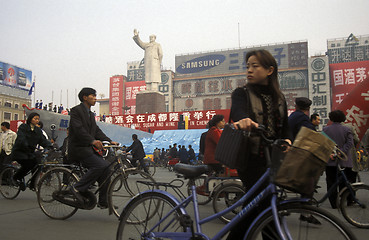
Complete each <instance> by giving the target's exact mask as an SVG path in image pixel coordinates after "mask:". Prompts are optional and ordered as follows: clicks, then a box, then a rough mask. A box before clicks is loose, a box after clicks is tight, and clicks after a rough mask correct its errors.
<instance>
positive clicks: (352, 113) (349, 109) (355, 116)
mask: <svg viewBox="0 0 369 240" xmlns="http://www.w3.org/2000/svg"><path fill="white" fill-rule="evenodd" d="M337 109H339V110H341V111H343V112H344V113H346V122H348V123H351V124H352V126H353V127H354V128H355V130H356V132H357V134H358V135H359V138H360V139H362V137H363V136H364V134H365V132H366V130H367V129H368V128H369V78H368V79H365V80H364V81H362V82H361V83H359V84H358V85H357V86H356V87H355V88H354V89H353V90H352V91H351V92H350V93H349V94H348V95H347V97H345V99H344V100H343V101H342V103H341V104H340V105H339V106H338V107H337Z"/></svg>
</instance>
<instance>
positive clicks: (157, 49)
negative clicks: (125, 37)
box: [133, 29, 163, 92]
mask: <svg viewBox="0 0 369 240" xmlns="http://www.w3.org/2000/svg"><path fill="white" fill-rule="evenodd" d="M133 34H134V36H133V40H134V41H135V42H136V43H137V45H138V46H140V47H141V48H142V49H143V50H145V58H144V62H145V82H146V90H147V91H155V92H157V91H158V88H159V83H160V81H161V72H160V66H161V60H162V59H163V51H162V50H161V46H160V44H159V43H157V42H155V40H156V36H155V35H150V42H148V43H147V42H142V41H141V39H140V37H139V35H138V34H139V32H138V31H137V30H136V29H135V30H134V31H133Z"/></svg>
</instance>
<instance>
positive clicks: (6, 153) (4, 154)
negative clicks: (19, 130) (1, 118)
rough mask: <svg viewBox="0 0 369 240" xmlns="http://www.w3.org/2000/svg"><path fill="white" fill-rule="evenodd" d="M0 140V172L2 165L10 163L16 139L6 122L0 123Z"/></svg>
mask: <svg viewBox="0 0 369 240" xmlns="http://www.w3.org/2000/svg"><path fill="white" fill-rule="evenodd" d="M1 131H2V133H1V140H0V151H1V152H0V172H1V170H2V169H3V167H4V165H8V164H10V163H11V160H12V158H11V152H12V149H13V146H14V143H15V139H16V138H17V134H16V133H15V132H13V131H12V130H10V124H9V123H8V122H2V123H1Z"/></svg>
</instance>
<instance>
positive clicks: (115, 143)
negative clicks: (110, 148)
mask: <svg viewBox="0 0 369 240" xmlns="http://www.w3.org/2000/svg"><path fill="white" fill-rule="evenodd" d="M110 144H111V145H116V146H118V145H119V143H118V142H114V141H111V142H110Z"/></svg>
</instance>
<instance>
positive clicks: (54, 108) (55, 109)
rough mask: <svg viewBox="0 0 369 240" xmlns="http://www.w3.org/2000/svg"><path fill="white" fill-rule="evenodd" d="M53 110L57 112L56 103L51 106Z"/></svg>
mask: <svg viewBox="0 0 369 240" xmlns="http://www.w3.org/2000/svg"><path fill="white" fill-rule="evenodd" d="M53 112H54V113H56V112H57V108H56V105H54V107H53Z"/></svg>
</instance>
